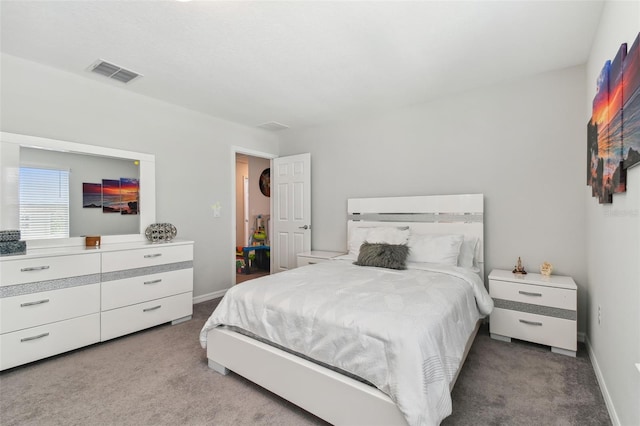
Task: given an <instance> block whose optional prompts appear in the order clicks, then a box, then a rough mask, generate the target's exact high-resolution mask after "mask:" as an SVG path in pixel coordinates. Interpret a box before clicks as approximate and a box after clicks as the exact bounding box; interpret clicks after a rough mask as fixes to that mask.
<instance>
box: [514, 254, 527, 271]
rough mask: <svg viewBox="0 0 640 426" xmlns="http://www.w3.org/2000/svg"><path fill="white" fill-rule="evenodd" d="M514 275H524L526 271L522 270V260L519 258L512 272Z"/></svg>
mask: <svg viewBox="0 0 640 426" xmlns="http://www.w3.org/2000/svg"><path fill="white" fill-rule="evenodd" d="M512 272H513V273H514V274H520V275H526V273H527V271H525V270H524V266H522V260H521V259H520V256H518V263H517V264H516V266H515V268H513V271H512Z"/></svg>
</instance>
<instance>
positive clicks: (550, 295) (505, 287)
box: [489, 280, 578, 311]
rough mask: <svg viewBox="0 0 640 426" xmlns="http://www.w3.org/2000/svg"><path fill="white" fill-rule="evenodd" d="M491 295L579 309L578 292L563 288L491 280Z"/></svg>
mask: <svg viewBox="0 0 640 426" xmlns="http://www.w3.org/2000/svg"><path fill="white" fill-rule="evenodd" d="M489 294H490V295H491V297H492V298H493V299H503V300H510V301H515V302H521V303H529V304H533V305H541V306H549V307H552V308H560V309H567V310H570V311H575V310H576V309H577V303H578V302H577V300H576V292H575V291H574V290H565V289H562V288H554V287H544V286H539V285H531V284H523V283H515V282H512V281H496V280H489Z"/></svg>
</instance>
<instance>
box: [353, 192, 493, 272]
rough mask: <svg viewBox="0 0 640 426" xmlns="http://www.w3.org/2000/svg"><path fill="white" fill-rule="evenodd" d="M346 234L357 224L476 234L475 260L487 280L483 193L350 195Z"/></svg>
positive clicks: (435, 232)
mask: <svg viewBox="0 0 640 426" xmlns="http://www.w3.org/2000/svg"><path fill="white" fill-rule="evenodd" d="M347 213H348V222H347V227H348V229H347V235H351V230H352V229H353V228H354V227H363V226H364V227H371V226H376V225H381V226H409V228H410V229H411V232H412V233H414V234H460V235H464V236H465V237H468V238H471V237H476V238H478V239H479V243H478V245H477V248H476V255H475V259H476V263H477V266H478V267H479V268H480V276H481V277H482V278H483V279H484V196H483V194H462V195H430V196H416V197H384V198H350V199H349V200H348V203H347Z"/></svg>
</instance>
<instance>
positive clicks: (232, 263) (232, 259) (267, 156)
mask: <svg viewBox="0 0 640 426" xmlns="http://www.w3.org/2000/svg"><path fill="white" fill-rule="evenodd" d="M236 154H244V155H248V156H250V157H258V158H265V159H268V160H269V167H271V166H272V165H273V159H274V158H278V155H277V154H272V153H268V152H263V151H256V150H253V149H248V148H244V147H241V146H236V145H232V146H231V194H232V195H231V199H232V202H231V209H230V210H231V232H230V238H231V239H230V243H231V244H230V246H229V247H230V248H234V247H235V246H236V226H237V225H238V224H237V222H236V204H237V203H236V194H237V192H236ZM269 215H270V216H271V215H273V199H271V198H270V199H269ZM229 259H230V262H229V263H230V270H231V272H232V274H231V277H232V278H231V286H232V287H233V286H234V285H235V284H236V255H235V250H230V257H229Z"/></svg>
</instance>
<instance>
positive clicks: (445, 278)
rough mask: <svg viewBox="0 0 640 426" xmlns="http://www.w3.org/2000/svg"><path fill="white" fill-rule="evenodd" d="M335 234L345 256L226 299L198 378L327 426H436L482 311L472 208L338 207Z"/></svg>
mask: <svg viewBox="0 0 640 426" xmlns="http://www.w3.org/2000/svg"><path fill="white" fill-rule="evenodd" d="M347 229H348V232H347V234H348V244H347V245H348V253H347V254H346V255H344V256H341V257H339V258H337V259H336V260H332V261H329V262H324V263H320V264H315V265H308V266H305V267H302V268H297V269H293V270H290V271H286V272H281V273H279V274H275V275H270V276H267V277H263V278H259V279H256V280H251V281H248V282H245V283H243V284H242V285H238V286H235V287H233V288H232V289H230V290H229V291H228V292H227V294H226V295H225V297H224V298H223V300H222V301H221V302H220V304H219V305H218V307H217V308H216V310H215V311H214V312H213V314H212V315H211V317H210V318H209V319H208V320H207V322H206V324H205V325H204V327H203V329H202V331H201V334H200V341H201V344H202V345H203V347H206V349H207V358H208V363H209V366H210V367H211V368H212V369H214V370H216V371H218V372H219V373H221V374H227V373H228V372H229V371H234V372H235V373H237V374H239V375H241V376H244V377H246V378H248V379H249V380H251V381H253V382H255V383H257V384H258V385H260V386H262V387H264V388H266V389H269V390H270V391H272V392H274V393H276V394H278V395H280V396H281V397H283V398H285V399H287V400H289V401H291V402H292V403H294V404H296V405H298V406H300V407H302V408H304V409H306V410H307V411H309V412H311V413H313V414H315V415H317V416H318V417H320V418H322V419H324V420H326V421H328V422H330V423H332V424H336V425H364V424H366V425H376V424H379V425H406V424H410V425H435V424H439V423H440V421H441V420H442V419H444V418H445V417H446V416H448V415H449V414H450V413H451V409H452V407H451V396H450V391H451V389H452V388H453V385H454V383H455V380H456V378H457V376H458V374H459V372H460V369H461V367H462V364H463V362H464V359H465V357H466V354H467V353H468V350H469V348H470V347H471V344H472V343H473V339H474V338H475V335H476V333H477V330H478V326H479V324H480V322H481V321H482V318H484V317H485V316H486V315H488V314H489V313H490V312H491V310H492V308H493V303H492V301H491V298H490V297H489V295H488V294H487V292H486V290H485V287H484V283H483V278H481V277H484V260H483V259H484V258H483V196H482V195H481V194H465V195H446V196H421V197H390V198H358V199H350V200H348V222H347ZM407 247H409V249H408V253H407ZM354 263H355V264H354ZM402 267H404V268H406V269H396V268H402Z"/></svg>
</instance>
